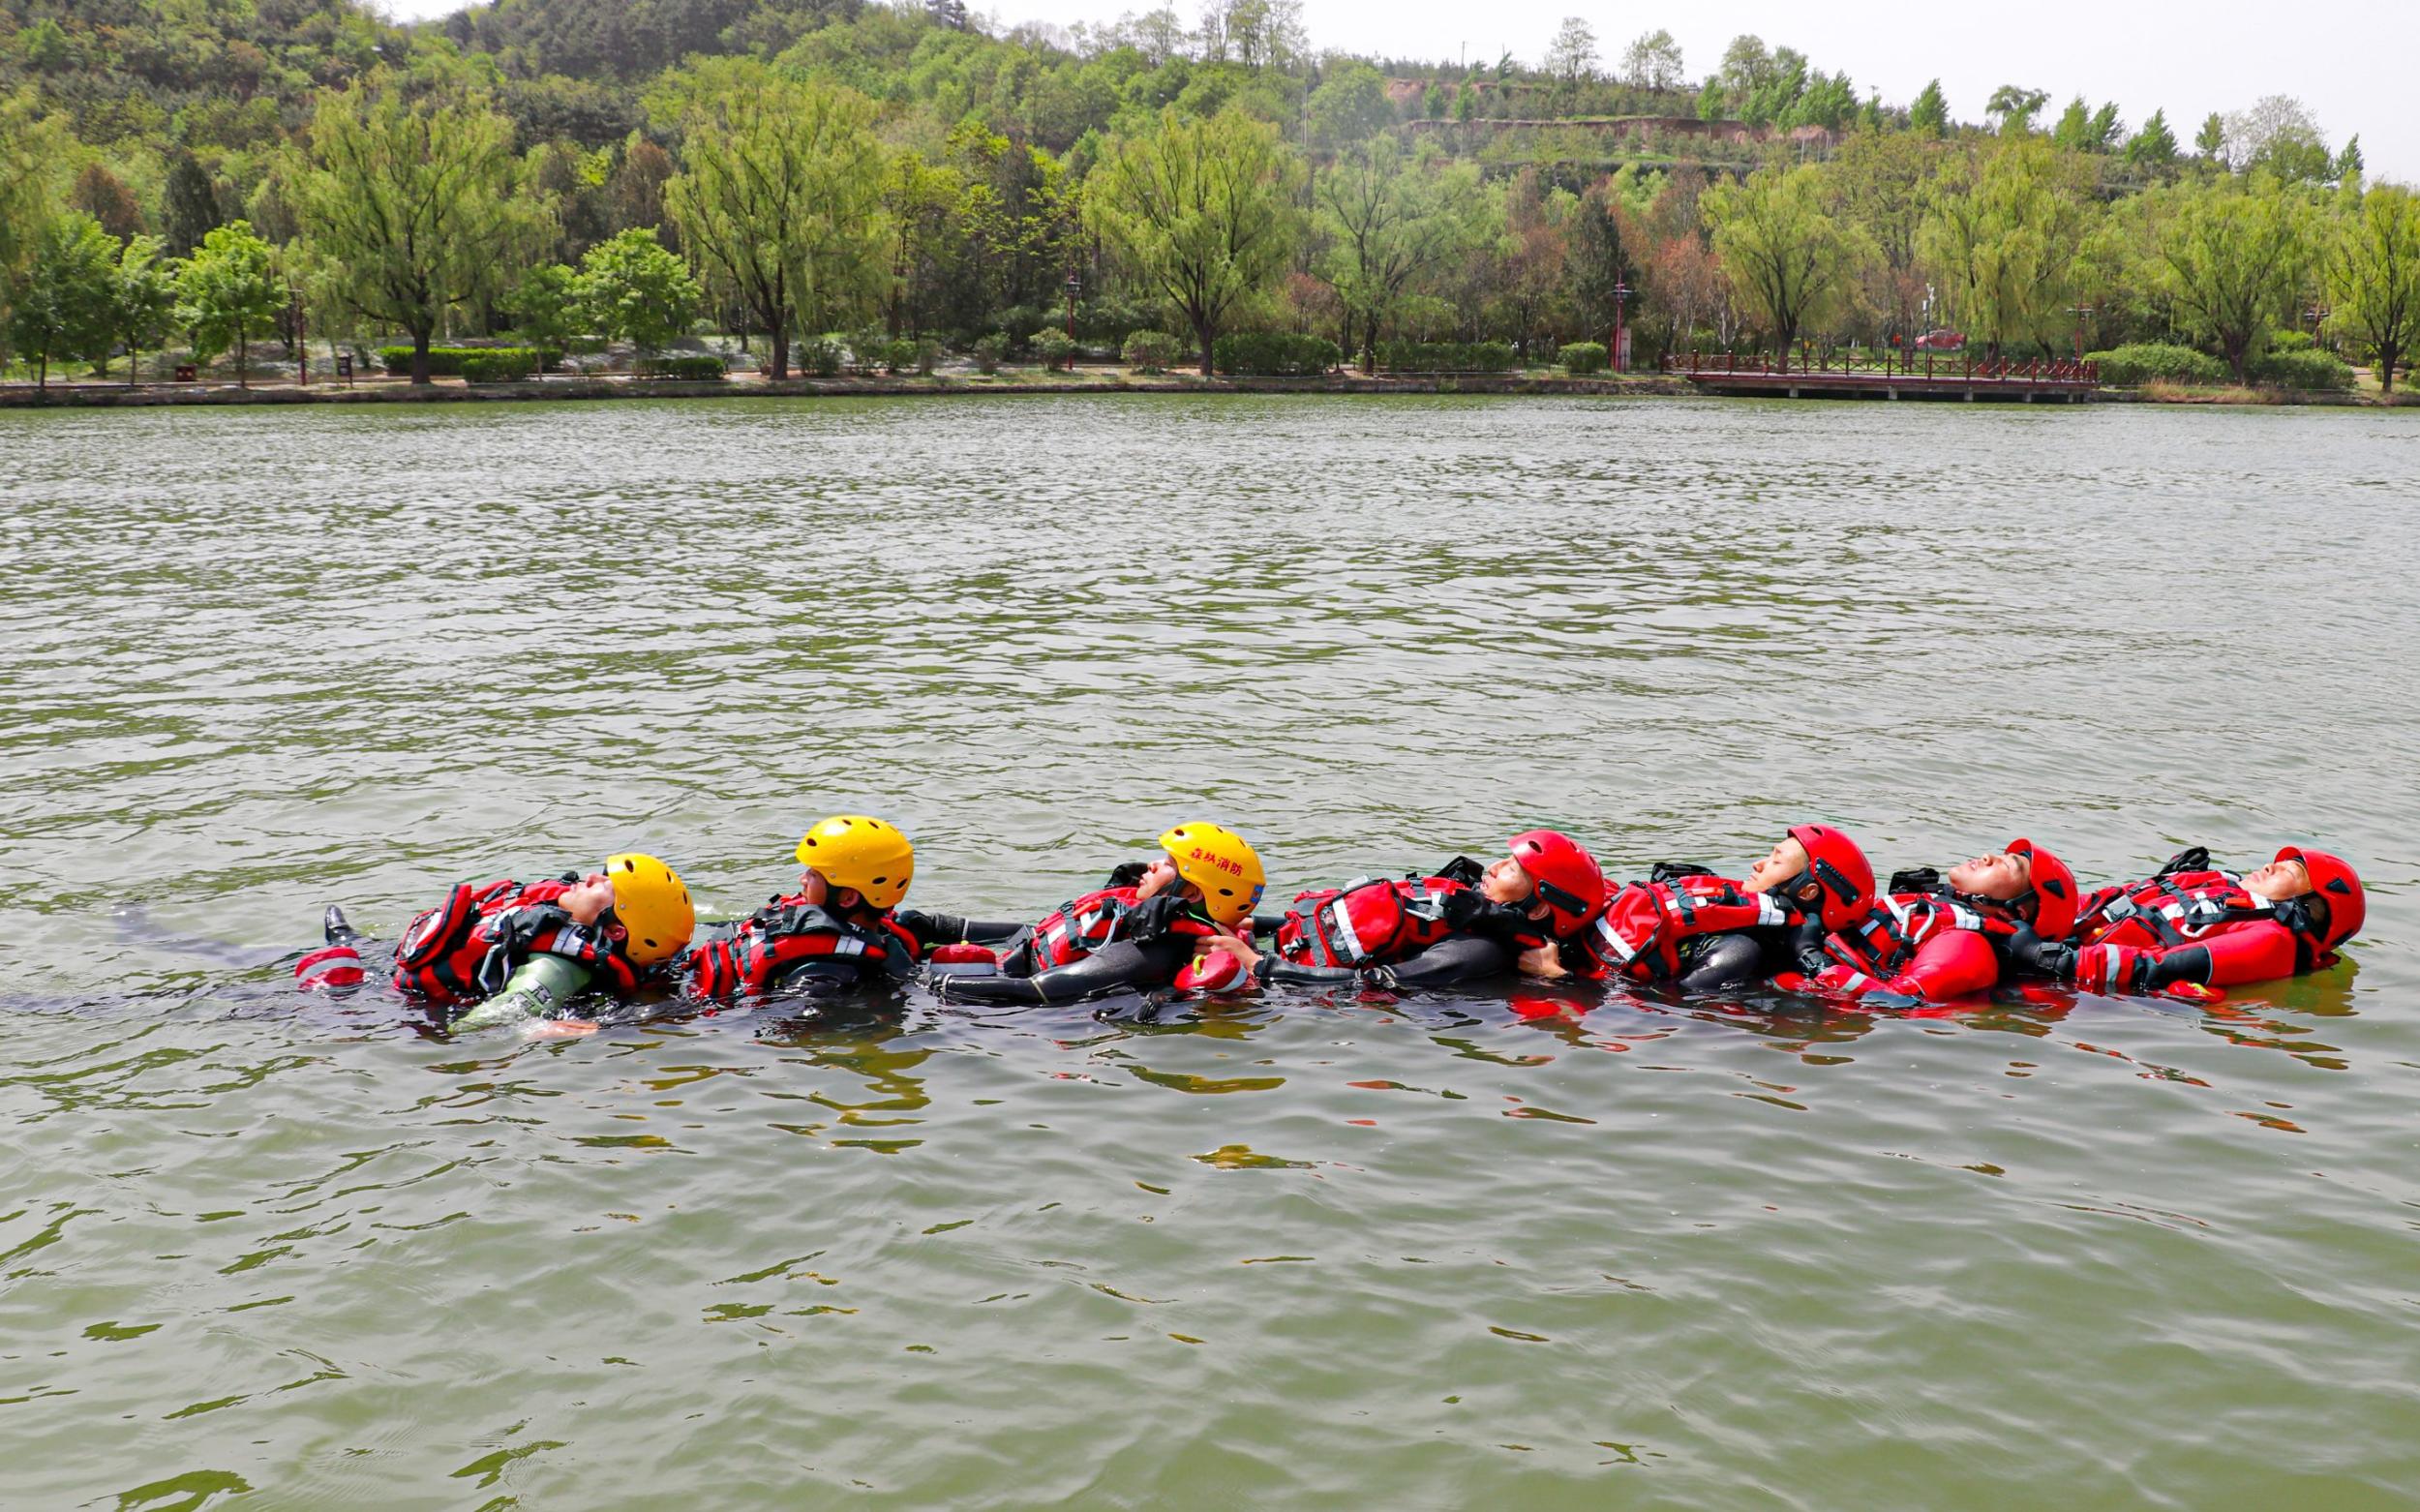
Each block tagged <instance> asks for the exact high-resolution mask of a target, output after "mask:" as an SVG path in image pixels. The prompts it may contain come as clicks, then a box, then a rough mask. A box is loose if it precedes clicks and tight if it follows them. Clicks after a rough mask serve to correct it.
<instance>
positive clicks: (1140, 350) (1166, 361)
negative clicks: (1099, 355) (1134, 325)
mask: <svg viewBox="0 0 2420 1512" xmlns="http://www.w3.org/2000/svg"><path fill="white" fill-rule="evenodd" d="M1184 349H1185V348H1184V347H1183V346H1182V345H1181V344H1179V343H1178V341H1177V339H1176V338H1175V337H1173V336H1170V335H1169V334H1168V333H1167V332H1165V331H1134V332H1132V333H1131V334H1129V335H1128V336H1127V338H1126V345H1125V346H1124V347H1121V348H1118V355H1119V356H1120V357H1123V358H1124V359H1125V360H1126V365H1127V366H1128V367H1130V368H1133V369H1134V371H1135V372H1137V373H1165V372H1166V371H1167V370H1168V369H1170V368H1172V367H1174V366H1175V365H1176V359H1177V358H1178V356H1180V355H1181V354H1182V353H1183V351H1184Z"/></svg>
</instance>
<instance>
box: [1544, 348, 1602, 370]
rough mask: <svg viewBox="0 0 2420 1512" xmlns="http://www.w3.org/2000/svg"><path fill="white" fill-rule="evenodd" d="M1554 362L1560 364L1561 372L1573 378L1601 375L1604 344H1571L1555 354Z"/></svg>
mask: <svg viewBox="0 0 2420 1512" xmlns="http://www.w3.org/2000/svg"><path fill="white" fill-rule="evenodd" d="M1555 360H1556V361H1558V362H1559V363H1561V364H1562V365H1563V371H1564V372H1565V373H1568V374H1570V375H1571V376H1572V377H1573V378H1585V377H1586V376H1588V374H1590V373H1602V372H1604V371H1605V344H1604V343H1603V342H1572V343H1570V344H1569V345H1567V346H1565V347H1564V348H1562V349H1560V350H1559V351H1558V352H1556V353H1555Z"/></svg>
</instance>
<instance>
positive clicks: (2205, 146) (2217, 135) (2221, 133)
mask: <svg viewBox="0 0 2420 1512" xmlns="http://www.w3.org/2000/svg"><path fill="white" fill-rule="evenodd" d="M2193 150H2194V151H2195V152H2198V153H2200V154H2201V158H2202V161H2203V162H2205V163H2207V164H2209V165H2210V166H2213V167H2225V166H2228V164H2227V161H2226V122H2225V121H2224V120H2223V118H2221V116H2220V115H2219V112H2218V111H2216V110H2213V111H2211V112H2210V113H2209V114H2208V115H2206V116H2204V117H2202V122H2201V130H2200V131H2198V132H2196V133H2194V134H2193Z"/></svg>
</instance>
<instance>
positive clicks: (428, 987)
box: [395, 878, 639, 1005]
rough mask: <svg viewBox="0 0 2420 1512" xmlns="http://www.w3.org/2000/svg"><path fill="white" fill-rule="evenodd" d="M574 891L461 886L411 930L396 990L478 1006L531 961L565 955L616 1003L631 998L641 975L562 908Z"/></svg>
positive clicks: (548, 886) (563, 886) (401, 951)
mask: <svg viewBox="0 0 2420 1512" xmlns="http://www.w3.org/2000/svg"><path fill="white" fill-rule="evenodd" d="M570 890H571V884H570V883H569V882H567V881H563V880H560V879H558V880H556V881H552V882H533V883H529V884H527V885H524V884H522V883H519V882H515V881H513V880H511V879H510V878H503V879H499V880H498V881H495V882H487V883H481V884H479V885H478V886H475V887H474V886H472V885H471V884H469V883H467V882H466V883H462V884H459V885H458V886H456V887H455V889H454V890H453V891H452V892H448V893H447V894H445V901H444V902H442V903H440V904H439V905H438V906H437V907H435V908H432V909H430V910H429V911H428V912H426V913H424V914H421V915H420V916H419V917H417V918H415V919H413V920H412V922H410V923H409V924H408V925H407V926H406V927H405V929H404V935H403V940H402V942H401V943H400V944H398V945H397V946H396V948H395V985H396V986H397V988H399V989H400V990H402V991H405V992H408V993H412V994H414V995H416V996H419V997H423V998H426V999H428V1000H429V1001H430V1002H433V1003H439V1004H445V1005H452V1004H457V1003H469V1002H475V1001H476V1000H478V999H480V998H483V997H487V996H489V995H490V994H492V993H495V992H498V991H500V990H502V988H503V985H504V983H506V982H507V981H509V980H510V979H511V977H512V974H513V968H515V967H516V966H519V965H520V964H521V963H522V962H523V961H525V960H528V959H529V957H530V956H532V955H560V956H562V957H563V958H565V959H566V960H571V961H576V962H578V963H579V964H580V965H582V966H586V967H588V968H589V969H590V971H592V972H595V973H596V974H597V975H598V976H599V977H601V978H602V979H603V985H604V986H605V987H606V988H607V989H608V990H610V991H612V992H613V993H614V994H615V995H616V996H618V997H627V996H629V995H630V994H631V993H632V992H634V991H636V990H637V989H638V985H639V974H638V972H637V971H635V970H634V969H633V968H632V967H631V965H630V963H629V962H628V961H627V960H625V959H623V958H622V954H621V952H620V950H618V949H616V948H615V946H614V943H613V942H612V941H611V940H609V939H607V938H606V937H605V935H604V933H603V932H602V931H601V930H598V929H596V928H594V927H592V926H590V925H584V924H580V923H577V922H573V920H572V917H571V916H570V915H569V914H566V913H564V912H563V911H562V909H561V908H560V907H558V906H557V905H556V901H555V900H556V899H557V898H560V897H561V896H562V895H563V894H564V893H565V892H569V891H570Z"/></svg>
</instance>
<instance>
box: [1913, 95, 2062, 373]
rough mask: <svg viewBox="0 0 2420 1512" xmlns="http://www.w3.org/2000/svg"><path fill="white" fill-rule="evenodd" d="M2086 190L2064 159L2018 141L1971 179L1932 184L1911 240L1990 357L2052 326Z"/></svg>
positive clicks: (1947, 176) (2043, 145) (1958, 173)
mask: <svg viewBox="0 0 2420 1512" xmlns="http://www.w3.org/2000/svg"><path fill="white" fill-rule="evenodd" d="M2091 188H2092V185H2091V180H2090V177H2089V174H2088V171H2087V170H2086V168H2085V166H2084V165H2083V164H2082V163H2081V162H2080V161H2079V160H2078V159H2077V158H2076V157H2075V155H2074V154H2072V153H2061V152H2059V151H2057V150H2056V149H2055V148H2054V147H2053V146H2052V145H2051V144H2050V143H2048V142H2045V141H2043V140H2042V139H2041V138H2040V137H2038V136H2011V137H2006V138H2004V139H2002V140H2001V141H2000V142H1999V143H1998V144H1997V145H1996V146H1995V147H1994V148H1993V149H1992V150H1991V152H1990V153H1989V155H1988V156H1986V157H1985V158H1984V159H1983V161H1982V163H1981V167H1980V168H1979V169H1978V170H1977V171H1976V174H1975V177H1974V179H1973V180H1972V181H1971V182H1969V181H1968V180H1967V179H1966V178H1965V174H1964V170H1963V168H1962V167H1955V168H1951V169H1947V170H1945V172H1944V174H1943V176H1942V177H1940V178H1938V179H1936V180H1935V182H1934V189H1933V195H1932V203H1931V209H1930V213H1929V214H1928V215H1927V217H1926V219H1925V223H1924V227H1923V229H1922V231H1921V233H1920V238H1919V243H1920V246H1921V249H1922V251H1923V253H1924V255H1925V257H1927V259H1928V260H1929V262H1930V264H1931V265H1932V266H1933V267H1934V268H1935V269H1936V270H1937V271H1939V272H1940V273H1941V274H1942V275H1943V276H1944V278H1945V281H1946V283H1947V286H1948V287H1947V289H1946V293H1947V295H1948V298H1949V309H1950V312H1951V316H1952V318H1955V319H1958V320H1961V321H1964V322H1965V325H1966V331H1967V334H1968V335H1969V336H1973V337H1979V338H1981V340H1982V341H1983V342H1985V343H1987V344H1988V345H1989V346H1990V347H1991V348H1992V349H1993V350H1994V351H1995V352H1996V351H1997V350H1998V349H1999V348H2001V347H2002V346H2004V345H2006V344H2008V343H2012V342H2022V341H2037V340H2042V339H2045V338H2046V337H2047V336H2048V335H2049V334H2051V333H2053V332H2054V331H2055V330H2056V329H2058V328H2059V326H2060V325H2061V323H2062V321H2063V320H2064V311H2065V307H2066V305H2067V304H2068V303H2069V302H2070V300H2069V297H2068V296H2069V290H2070V288H2071V287H2072V278H2073V274H2074V271H2075V267H2076V248H2077V246H2078V245H2079V244H2080V242H2081V241H2082V239H2083V234H2084V229H2085V227H2086V225H2087V224H2088V220H2089V213H2090V211H2089V195H2090V192H2091Z"/></svg>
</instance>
